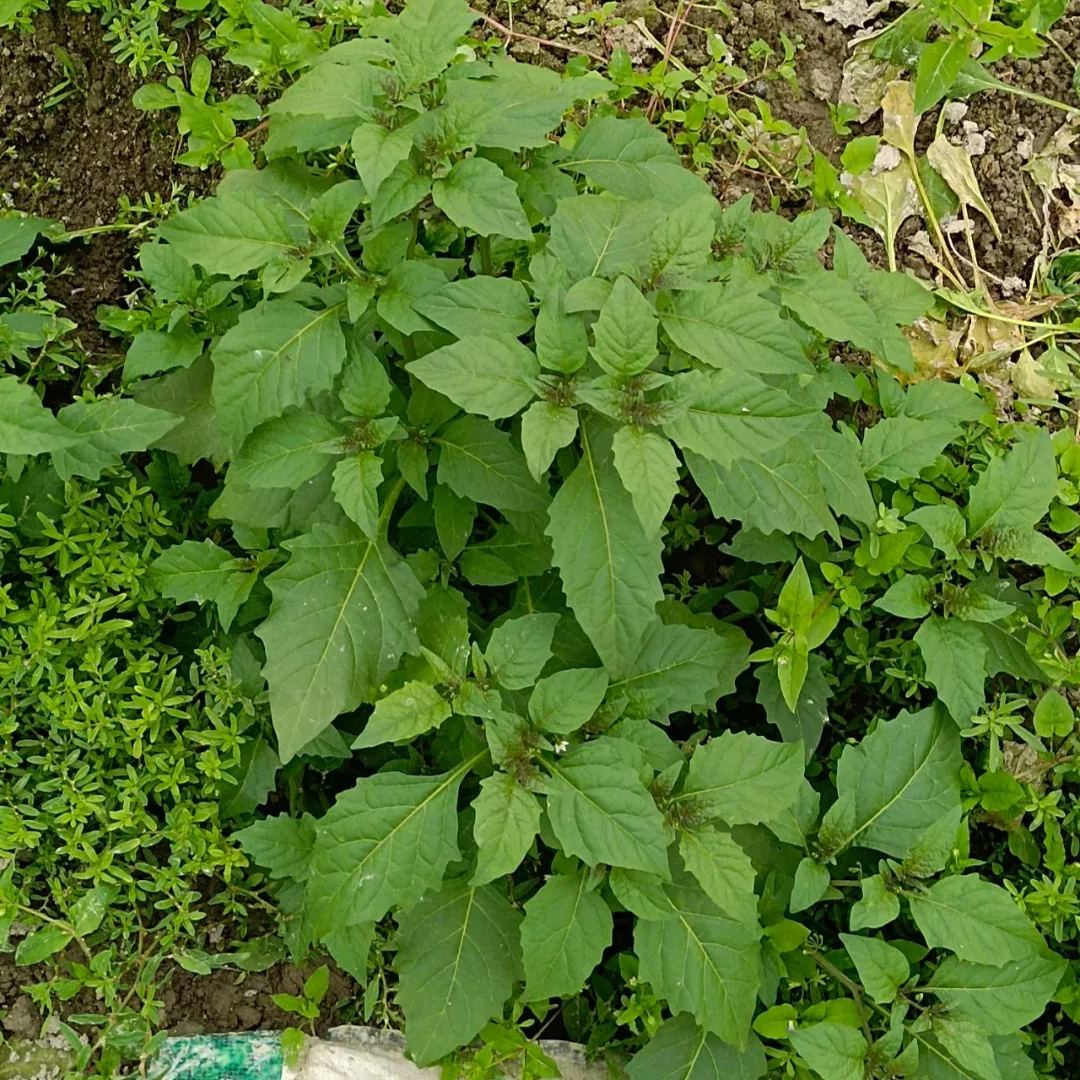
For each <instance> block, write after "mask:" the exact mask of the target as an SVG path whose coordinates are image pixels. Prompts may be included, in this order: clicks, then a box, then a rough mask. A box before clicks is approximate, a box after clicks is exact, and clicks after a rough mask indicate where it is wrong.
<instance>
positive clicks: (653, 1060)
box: [627, 1013, 766, 1080]
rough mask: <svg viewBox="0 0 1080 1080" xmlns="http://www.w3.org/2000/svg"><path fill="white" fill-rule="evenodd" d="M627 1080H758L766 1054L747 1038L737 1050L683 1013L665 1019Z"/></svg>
mask: <svg viewBox="0 0 1080 1080" xmlns="http://www.w3.org/2000/svg"><path fill="white" fill-rule="evenodd" d="M627 1068H628V1070H629V1073H630V1080H761V1077H763V1076H764V1075H765V1070H766V1061H765V1053H764V1051H763V1050H762V1048H761V1044H760V1043H759V1042H758V1041H757V1039H755V1038H754V1037H753V1036H751V1037H750V1040H749V1042H748V1043H747V1045H746V1049H745V1050H736V1049H735V1047H733V1046H730V1045H728V1044H727V1043H725V1042H723V1041H722V1040H720V1039H718V1038H717V1037H716V1036H715V1035H713V1034H712V1033H711V1032H708V1031H705V1030H704V1029H702V1028H699V1027H698V1026H697V1024H695V1023H694V1021H693V1019H692V1018H691V1017H690V1016H688V1015H687V1014H686V1013H681V1014H680V1015H679V1016H675V1017H672V1018H671V1019H670V1020H667V1021H666V1022H665V1023H664V1024H663V1025H662V1026H661V1028H660V1030H659V1031H657V1033H656V1034H655V1035H654V1036H653V1037H652V1038H651V1039H650V1040H649V1041H648V1042H647V1043H646V1044H645V1046H644V1048H643V1049H641V1050H639V1051H638V1052H637V1053H636V1054H635V1055H634V1056H633V1057H632V1058H631V1059H630V1064H629V1065H628V1066H627Z"/></svg>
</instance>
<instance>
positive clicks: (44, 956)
mask: <svg viewBox="0 0 1080 1080" xmlns="http://www.w3.org/2000/svg"><path fill="white" fill-rule="evenodd" d="M74 936H75V935H74V934H72V933H71V931H70V930H66V929H65V928H64V927H62V926H43V927H42V928H41V929H40V930H34V931H33V932H32V933H29V934H27V935H26V937H24V938H23V939H22V941H20V942H19V944H18V947H17V948H16V949H15V963H16V964H19V965H23V964H40V963H41V962H42V961H43V960H48V958H49V957H50V956H54V955H55V954H56V953H58V952H59V951H60V950H61V949H65V948H67V946H68V945H70V944H71V941H72V939H73V938H74Z"/></svg>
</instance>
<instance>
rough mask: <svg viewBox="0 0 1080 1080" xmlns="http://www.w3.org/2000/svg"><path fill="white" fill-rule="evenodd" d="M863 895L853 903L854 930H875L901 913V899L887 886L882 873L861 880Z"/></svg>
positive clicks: (852, 920) (852, 923) (852, 925)
mask: <svg viewBox="0 0 1080 1080" xmlns="http://www.w3.org/2000/svg"><path fill="white" fill-rule="evenodd" d="M860 886H861V889H862V896H861V898H860V899H859V900H856V901H855V903H854V904H852V905H851V922H850V924H849V925H850V926H851V929H852V930H873V929H876V928H877V927H879V926H885V925H887V924H888V923H891V922H892V921H893V920H894V919H895V918H897V916H899V914H900V900H899V898H898V897H897V895H896V893H894V892H890V891H889V890H888V889H887V888H886V887H885V881H884V879H883V878H882V876H881V875H880V874H874V875H872V876H871V877H865V878H863V879H862V881H861V882H860Z"/></svg>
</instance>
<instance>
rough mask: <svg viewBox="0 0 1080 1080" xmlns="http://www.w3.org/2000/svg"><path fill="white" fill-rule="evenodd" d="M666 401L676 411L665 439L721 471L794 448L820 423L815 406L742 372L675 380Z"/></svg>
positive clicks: (705, 373)
mask: <svg viewBox="0 0 1080 1080" xmlns="http://www.w3.org/2000/svg"><path fill="white" fill-rule="evenodd" d="M667 396H668V397H669V398H674V399H675V401H676V402H677V410H678V411H677V413H676V415H675V416H674V417H673V418H672V419H671V420H668V421H667V422H666V423H665V424H664V425H663V429H664V433H665V434H667V435H670V436H671V438H672V439H674V440H675V442H677V443H678V444H679V445H680V446H681V447H683V448H684V449H686V450H691V451H693V452H694V453H695V454H702V455H704V456H705V457H707V458H708V459H709V460H710V461H714V462H716V463H717V464H718V465H722V466H723V467H725V468H727V467H729V466H730V465H731V464H732V463H733V462H735V461H737V460H738V459H740V458H754V459H758V460H762V459H763V453H762V451H763V449H764V448H765V447H768V446H771V445H773V444H778V445H779V447H781V448H784V449H786V447H785V444H792V445H795V441H796V440H797V437H798V436H799V435H800V433H801V432H802V431H803V430H804V429H805V428H806V427H807V426H809V425H810V424H816V423H819V422H820V420H821V415H820V409H819V407H818V406H817V405H816V404H814V403H811V402H806V401H799V400H797V399H795V398H793V397H791V396H790V395H789V394H787V393H786V392H785V391H783V390H780V389H778V388H777V387H774V386H770V385H768V384H767V383H764V382H762V381H761V380H760V379H758V378H756V377H755V376H753V375H749V374H747V373H745V372H742V371H691V372H688V373H687V374H685V375H679V376H676V378H675V379H674V380H673V382H672V383H671V384H670V387H669V388H668V390H667ZM792 457H794V455H792ZM818 490H819V491H820V490H821V489H820V485H818Z"/></svg>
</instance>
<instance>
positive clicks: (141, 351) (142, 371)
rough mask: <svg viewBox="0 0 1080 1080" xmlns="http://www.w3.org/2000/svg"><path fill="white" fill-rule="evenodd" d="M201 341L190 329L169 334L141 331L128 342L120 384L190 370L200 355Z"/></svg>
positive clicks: (177, 330)
mask: <svg viewBox="0 0 1080 1080" xmlns="http://www.w3.org/2000/svg"><path fill="white" fill-rule="evenodd" d="M202 350H203V339H202V338H201V337H200V336H199V335H198V334H194V333H192V332H191V329H190V327H188V328H186V329H181V328H178V329H176V330H173V331H171V332H169V333H165V332H164V331H162V330H142V331H140V332H139V333H138V334H136V335H135V336H134V337H133V338H132V339H131V345H130V346H129V347H128V351H127V357H126V358H125V360H124V381H125V382H130V381H131V380H133V379H141V378H144V377H145V376H147V375H157V374H160V373H161V372H162V371H172V370H173V369H175V368H186V367H191V365H192V364H193V363H195V361H196V360H197V359H198V358H199V357H200V356H201V355H202Z"/></svg>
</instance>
